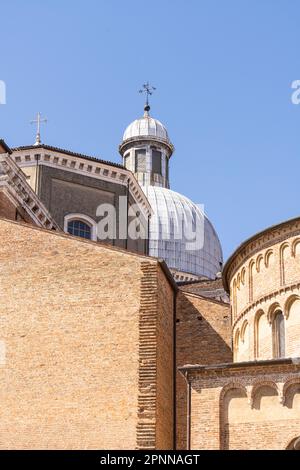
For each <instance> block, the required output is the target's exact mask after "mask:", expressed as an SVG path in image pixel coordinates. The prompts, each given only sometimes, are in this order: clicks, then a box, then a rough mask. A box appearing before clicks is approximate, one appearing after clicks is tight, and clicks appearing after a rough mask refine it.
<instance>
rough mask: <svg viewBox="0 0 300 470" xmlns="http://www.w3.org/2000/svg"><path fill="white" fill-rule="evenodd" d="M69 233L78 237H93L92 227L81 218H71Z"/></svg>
mask: <svg viewBox="0 0 300 470" xmlns="http://www.w3.org/2000/svg"><path fill="white" fill-rule="evenodd" d="M68 233H70V234H71V235H75V236H76V237H82V238H88V239H89V240H90V239H91V237H92V234H91V227H90V226H89V225H88V224H86V223H85V222H82V221H81V220H71V221H70V222H68Z"/></svg>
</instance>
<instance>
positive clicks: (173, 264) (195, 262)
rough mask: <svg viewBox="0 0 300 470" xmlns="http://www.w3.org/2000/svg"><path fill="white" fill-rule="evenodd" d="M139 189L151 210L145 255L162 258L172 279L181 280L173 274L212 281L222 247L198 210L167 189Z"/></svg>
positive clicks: (154, 187) (199, 208)
mask: <svg viewBox="0 0 300 470" xmlns="http://www.w3.org/2000/svg"><path fill="white" fill-rule="evenodd" d="M143 190H144V192H145V194H146V196H147V198H148V200H149V202H150V204H151V207H152V209H153V215H152V217H151V219H150V233H149V255H150V256H155V257H158V258H163V259H164V260H165V261H166V263H167V265H168V267H169V268H170V270H171V271H172V272H173V274H174V277H175V279H176V278H177V279H178V280H180V279H181V277H180V276H179V275H177V276H176V273H178V274H179V273H184V274H186V275H187V276H184V278H188V277H189V276H188V275H189V274H190V275H191V279H192V278H202V277H204V278H209V279H215V278H216V275H217V273H218V272H220V271H221V264H222V262H223V257H222V248H221V244H220V241H219V238H218V235H217V233H216V231H215V229H214V227H213V225H212V224H211V222H210V221H209V219H208V218H207V217H206V215H205V214H204V212H203V211H202V209H201V207H199V206H198V205H196V204H194V203H193V202H192V201H191V200H190V199H188V198H187V197H185V196H183V195H182V194H179V193H177V192H175V191H171V190H170V189H167V188H163V187H159V186H144V187H143ZM191 232H192V233H191ZM193 234H195V235H193Z"/></svg>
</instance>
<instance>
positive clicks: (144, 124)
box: [123, 111, 170, 143]
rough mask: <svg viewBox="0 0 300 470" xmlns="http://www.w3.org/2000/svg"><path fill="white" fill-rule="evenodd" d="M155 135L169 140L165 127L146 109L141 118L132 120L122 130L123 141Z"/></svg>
mask: <svg viewBox="0 0 300 470" xmlns="http://www.w3.org/2000/svg"><path fill="white" fill-rule="evenodd" d="M142 136H143V137H144V136H145V137H148V136H151V137H157V138H159V139H162V140H165V141H167V142H168V143H169V142H170V140H169V136H168V132H167V129H166V128H165V126H164V125H163V124H162V123H161V122H160V121H159V120H158V119H154V118H153V117H151V116H150V115H149V113H148V112H147V111H145V114H144V116H143V117H142V118H140V119H136V120H135V121H133V122H132V123H131V124H129V126H128V127H127V129H126V130H125V132H124V135H123V141H124V140H127V139H132V138H133V137H142Z"/></svg>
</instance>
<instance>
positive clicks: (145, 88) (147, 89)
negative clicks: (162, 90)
mask: <svg viewBox="0 0 300 470" xmlns="http://www.w3.org/2000/svg"><path fill="white" fill-rule="evenodd" d="M155 90H156V88H155V87H154V86H152V85H150V84H149V82H147V83H144V85H143V88H142V89H141V90H139V93H145V94H146V105H145V108H144V109H145V111H146V112H148V111H149V110H150V106H149V96H150V95H152V93H153V92H154V91H155Z"/></svg>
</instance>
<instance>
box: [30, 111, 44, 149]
mask: <svg viewBox="0 0 300 470" xmlns="http://www.w3.org/2000/svg"><path fill="white" fill-rule="evenodd" d="M42 122H45V123H46V122H47V119H46V118H42V117H41V113H40V112H39V113H37V117H36V119H33V120H32V121H30V124H37V131H36V138H35V144H34V145H40V144H41V134H40V130H41V123H42Z"/></svg>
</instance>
